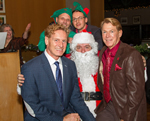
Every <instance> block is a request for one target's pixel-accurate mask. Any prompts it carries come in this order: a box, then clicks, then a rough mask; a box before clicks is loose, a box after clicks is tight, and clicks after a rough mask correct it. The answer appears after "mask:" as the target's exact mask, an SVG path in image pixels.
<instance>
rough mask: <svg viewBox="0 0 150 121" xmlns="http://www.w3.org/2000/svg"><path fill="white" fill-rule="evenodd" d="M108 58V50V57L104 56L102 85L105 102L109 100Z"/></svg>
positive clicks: (109, 57)
mask: <svg viewBox="0 0 150 121" xmlns="http://www.w3.org/2000/svg"><path fill="white" fill-rule="evenodd" d="M110 59H111V52H108V57H107V58H106V65H105V69H104V86H103V94H104V99H105V101H106V102H107V103H108V102H109V101H110V100H111V96H110V92H109V76H110V75H109V72H110Z"/></svg>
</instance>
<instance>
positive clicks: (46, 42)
mask: <svg viewBox="0 0 150 121" xmlns="http://www.w3.org/2000/svg"><path fill="white" fill-rule="evenodd" d="M48 40H49V38H48V37H47V36H45V45H48Z"/></svg>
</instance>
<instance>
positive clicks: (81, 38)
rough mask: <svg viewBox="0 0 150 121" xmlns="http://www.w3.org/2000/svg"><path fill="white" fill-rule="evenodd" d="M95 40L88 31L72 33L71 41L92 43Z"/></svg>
mask: <svg viewBox="0 0 150 121" xmlns="http://www.w3.org/2000/svg"><path fill="white" fill-rule="evenodd" d="M93 42H95V39H94V37H93V35H92V34H90V33H88V32H81V33H77V34H75V35H74V37H73V39H72V43H73V44H74V43H78V44H80V43H93Z"/></svg>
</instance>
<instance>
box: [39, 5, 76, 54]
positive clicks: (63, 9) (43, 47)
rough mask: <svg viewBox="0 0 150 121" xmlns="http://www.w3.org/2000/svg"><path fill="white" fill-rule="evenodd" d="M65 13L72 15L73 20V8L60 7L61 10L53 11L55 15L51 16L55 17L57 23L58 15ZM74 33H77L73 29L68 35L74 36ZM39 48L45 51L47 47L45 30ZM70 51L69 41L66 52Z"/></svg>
mask: <svg viewBox="0 0 150 121" xmlns="http://www.w3.org/2000/svg"><path fill="white" fill-rule="evenodd" d="M63 13H67V14H68V15H69V16H70V18H71V21H72V9H71V8H62V9H59V10H57V11H55V12H54V13H53V15H52V16H51V17H52V18H54V21H55V23H56V17H58V16H59V15H61V14H63ZM74 35H75V32H73V31H71V32H70V33H69V36H68V37H70V38H73V36H74ZM38 48H39V50H40V51H44V50H45V48H46V45H45V31H43V32H42V33H41V35H40V40H39V43H38ZM69 53H70V44H69V43H67V47H66V52H65V54H69Z"/></svg>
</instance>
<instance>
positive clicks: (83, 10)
mask: <svg viewBox="0 0 150 121" xmlns="http://www.w3.org/2000/svg"><path fill="white" fill-rule="evenodd" d="M73 6H74V7H75V6H76V8H75V9H74V10H78V11H81V12H82V13H83V14H84V15H85V17H87V14H88V13H89V9H88V8H84V9H83V7H82V6H81V5H80V3H78V2H74V3H73Z"/></svg>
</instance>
